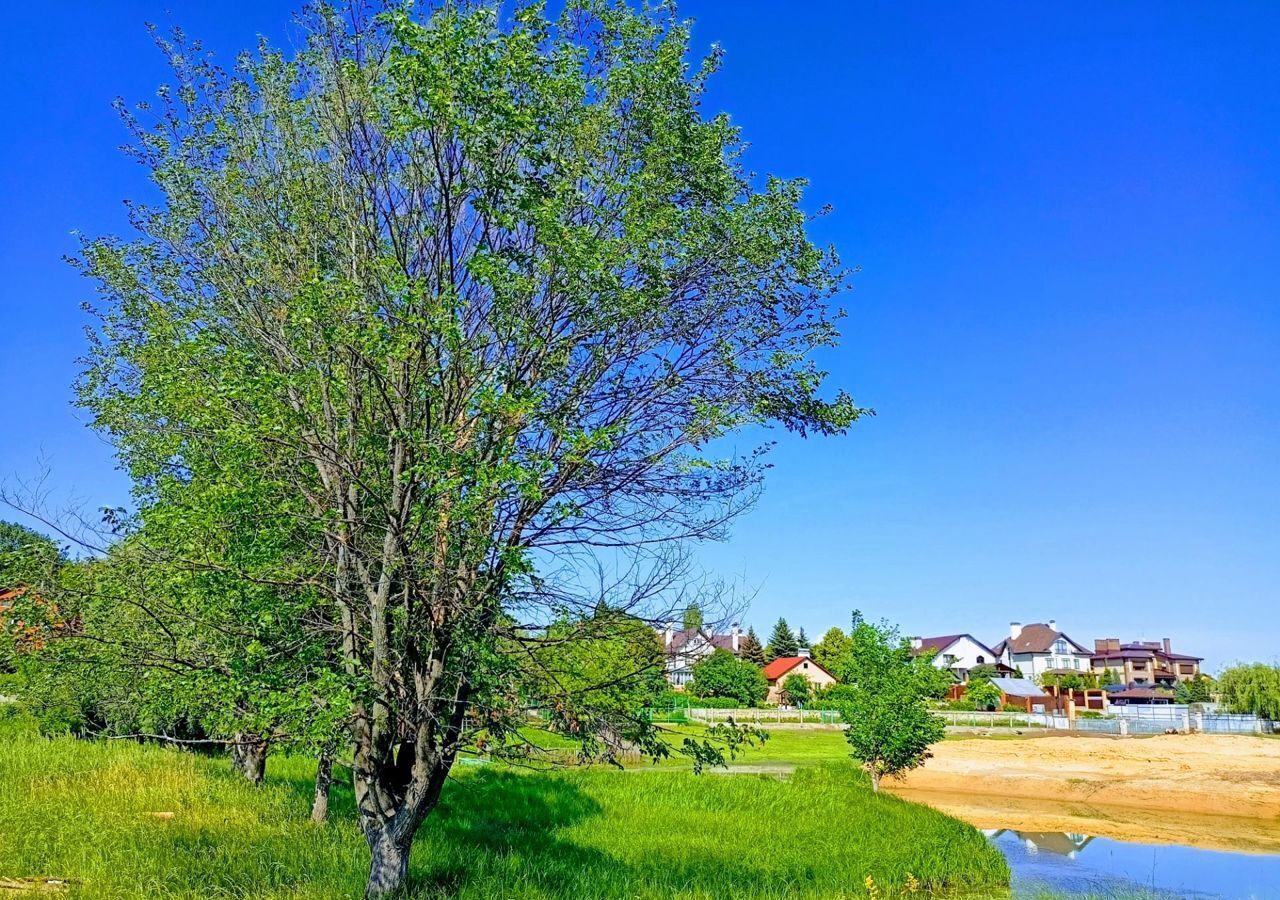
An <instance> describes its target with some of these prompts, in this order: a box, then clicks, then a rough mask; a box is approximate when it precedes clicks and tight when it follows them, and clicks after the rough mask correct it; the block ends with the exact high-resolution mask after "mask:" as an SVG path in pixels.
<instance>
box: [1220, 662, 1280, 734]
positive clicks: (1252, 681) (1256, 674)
mask: <svg viewBox="0 0 1280 900" xmlns="http://www.w3.org/2000/svg"><path fill="white" fill-rule="evenodd" d="M1218 694H1219V696H1220V697H1221V699H1222V703H1223V704H1224V705H1225V706H1226V707H1227V709H1228V710H1230V711H1231V712H1233V713H1252V714H1254V715H1255V716H1258V717H1260V718H1264V719H1272V720H1276V719H1280V665H1275V664H1274V663H1240V664H1237V665H1234V666H1229V667H1228V668H1226V669H1224V670H1223V672H1222V674H1221V675H1219V676H1218Z"/></svg>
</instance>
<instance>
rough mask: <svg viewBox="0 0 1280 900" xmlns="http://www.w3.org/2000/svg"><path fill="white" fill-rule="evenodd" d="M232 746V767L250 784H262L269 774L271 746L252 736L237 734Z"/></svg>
mask: <svg viewBox="0 0 1280 900" xmlns="http://www.w3.org/2000/svg"><path fill="white" fill-rule="evenodd" d="M234 740H235V743H234V744H232V745H231V767H232V768H233V769H235V770H236V771H237V772H239V773H240V774H241V775H243V776H244V777H245V778H247V779H249V783H250V784H262V779H263V778H265V777H266V774H267V753H268V751H269V750H270V746H269V745H268V743H267V742H266V741H264V740H262V739H261V738H259V737H256V736H254V735H251V734H237V735H236V736H235V738H234Z"/></svg>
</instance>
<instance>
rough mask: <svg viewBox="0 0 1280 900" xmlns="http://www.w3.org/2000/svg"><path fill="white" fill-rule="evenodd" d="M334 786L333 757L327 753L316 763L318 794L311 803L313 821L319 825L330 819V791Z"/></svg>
mask: <svg viewBox="0 0 1280 900" xmlns="http://www.w3.org/2000/svg"><path fill="white" fill-rule="evenodd" d="M332 786H333V755H332V754H331V753H330V752H328V751H325V752H324V753H321V754H320V760H319V762H317V763H316V793H315V799H314V800H312V801H311V821H312V822H315V823H317V824H319V823H322V822H324V821H325V820H326V819H328V818H329V789H330V788H331V787H332Z"/></svg>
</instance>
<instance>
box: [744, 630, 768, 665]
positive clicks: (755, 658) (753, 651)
mask: <svg viewBox="0 0 1280 900" xmlns="http://www.w3.org/2000/svg"><path fill="white" fill-rule="evenodd" d="M739 655H740V656H741V657H742V658H743V659H745V660H746V661H747V662H749V663H751V664H752V665H753V666H756V667H757V668H760V667H763V666H764V664H765V663H766V662H767V660H766V659H765V655H764V647H763V646H762V645H761V644H760V638H758V637H757V636H756V630H755V629H754V628H748V629H747V634H746V637H744V638H743V639H742V644H741V645H740V647H739Z"/></svg>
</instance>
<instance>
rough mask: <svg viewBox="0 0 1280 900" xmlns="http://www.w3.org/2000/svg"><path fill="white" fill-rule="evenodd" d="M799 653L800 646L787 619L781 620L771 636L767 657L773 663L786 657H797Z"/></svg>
mask: <svg viewBox="0 0 1280 900" xmlns="http://www.w3.org/2000/svg"><path fill="white" fill-rule="evenodd" d="M799 652H800V644H799V643H798V642H797V641H796V636H795V633H794V632H792V630H791V626H790V625H788V624H787V620H786V619H779V620H778V621H777V624H775V625H774V626H773V632H772V633H771V634H770V635H769V644H768V646H766V647H765V651H764V655H765V657H766V658H768V659H769V660H770V661H773V660H775V659H778V658H780V657H784V656H795V655H796V654H797V653H799Z"/></svg>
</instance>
